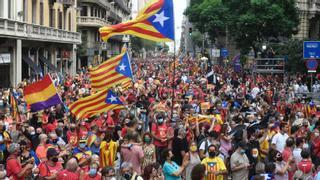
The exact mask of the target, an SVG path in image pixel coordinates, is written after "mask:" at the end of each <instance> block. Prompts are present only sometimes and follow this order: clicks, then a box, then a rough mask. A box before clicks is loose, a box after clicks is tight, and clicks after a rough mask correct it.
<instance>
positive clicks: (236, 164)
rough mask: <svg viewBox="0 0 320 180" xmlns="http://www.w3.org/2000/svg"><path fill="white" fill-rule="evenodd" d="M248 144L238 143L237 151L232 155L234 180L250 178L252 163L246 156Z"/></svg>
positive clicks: (231, 162)
mask: <svg viewBox="0 0 320 180" xmlns="http://www.w3.org/2000/svg"><path fill="white" fill-rule="evenodd" d="M246 148H247V144H246V143H245V142H243V141H241V142H239V143H238V148H237V150H236V151H235V152H234V153H233V154H232V155H231V159H230V165H231V172H232V179H234V180H242V179H248V178H249V168H250V167H251V166H250V162H249V159H248V157H247V155H246Z"/></svg>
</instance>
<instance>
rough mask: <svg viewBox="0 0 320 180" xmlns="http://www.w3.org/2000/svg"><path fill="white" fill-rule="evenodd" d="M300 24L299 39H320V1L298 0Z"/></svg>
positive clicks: (297, 36)
mask: <svg viewBox="0 0 320 180" xmlns="http://www.w3.org/2000/svg"><path fill="white" fill-rule="evenodd" d="M297 7H298V9H299V19H300V24H299V27H298V30H299V32H298V34H297V35H296V36H295V37H296V38H298V39H301V40H303V39H310V40H318V39H319V38H320V26H319V23H320V0H297Z"/></svg>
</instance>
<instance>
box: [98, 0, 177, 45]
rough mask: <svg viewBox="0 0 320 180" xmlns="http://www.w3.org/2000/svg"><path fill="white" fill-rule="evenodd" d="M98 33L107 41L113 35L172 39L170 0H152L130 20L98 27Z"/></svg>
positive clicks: (159, 40) (166, 40) (163, 39)
mask: <svg viewBox="0 0 320 180" xmlns="http://www.w3.org/2000/svg"><path fill="white" fill-rule="evenodd" d="M99 31H100V35H101V38H102V39H103V40H104V41H107V40H108V39H109V38H110V37H112V36H114V35H125V34H127V35H134V36H137V37H140V38H144V39H148V40H152V41H156V42H169V41H174V14H173V2H172V0H152V1H151V3H150V4H149V5H148V6H147V7H146V8H144V9H143V10H141V11H140V12H139V14H138V15H137V17H136V18H135V19H133V20H131V21H128V22H124V23H120V24H116V25H112V26H106V27H102V28H100V30H99Z"/></svg>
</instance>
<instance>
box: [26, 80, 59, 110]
mask: <svg viewBox="0 0 320 180" xmlns="http://www.w3.org/2000/svg"><path fill="white" fill-rule="evenodd" d="M23 94H24V98H25V100H26V102H27V104H28V105H30V107H31V111H32V112H36V111H40V110H42V109H47V108H50V107H51V106H55V105H57V104H62V101H61V98H60V96H59V94H58V92H57V89H56V87H55V86H54V84H53V82H52V79H51V77H50V75H46V76H45V77H44V78H43V79H42V80H40V81H38V82H35V83H33V84H31V85H29V86H27V87H25V88H24V90H23Z"/></svg>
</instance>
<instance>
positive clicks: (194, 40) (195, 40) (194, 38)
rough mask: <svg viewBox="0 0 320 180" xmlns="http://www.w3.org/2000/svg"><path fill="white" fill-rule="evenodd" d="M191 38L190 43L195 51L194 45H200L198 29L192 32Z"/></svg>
mask: <svg viewBox="0 0 320 180" xmlns="http://www.w3.org/2000/svg"><path fill="white" fill-rule="evenodd" d="M191 40H192V45H193V52H196V46H198V47H201V44H202V34H201V33H200V32H199V31H198V30H196V31H194V32H192V34H191Z"/></svg>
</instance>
